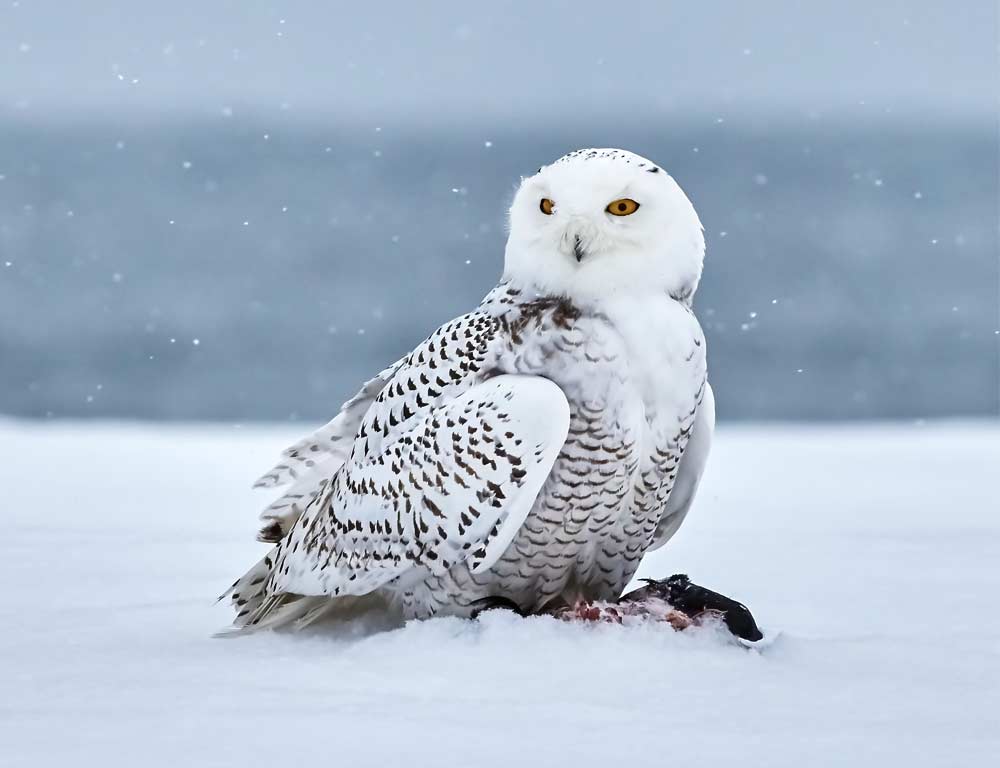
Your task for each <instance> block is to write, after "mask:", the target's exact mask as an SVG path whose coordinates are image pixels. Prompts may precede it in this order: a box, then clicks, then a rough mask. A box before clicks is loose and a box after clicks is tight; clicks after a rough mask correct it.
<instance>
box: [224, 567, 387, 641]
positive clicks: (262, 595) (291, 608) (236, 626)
mask: <svg viewBox="0 0 1000 768" xmlns="http://www.w3.org/2000/svg"><path fill="white" fill-rule="evenodd" d="M273 554H274V550H272V551H271V552H270V553H268V554H267V555H266V556H265V557H263V558H262V559H260V560H259V561H258V562H257V563H256V564H255V565H254V567H253V568H251V569H250V570H249V571H247V572H246V573H245V574H244V575H243V576H242V577H240V578H239V579H237V580H236V582H235V583H234V584H233V585H232V586H231V587H230V588H229V589H227V590H226V591H225V592H224V593H223V594H222V595H220V596H219V600H222V599H223V598H225V597H227V596H228V597H229V598H230V600H231V602H232V605H233V608H234V609H235V610H236V618H235V619H234V620H233V626H232V627H231V628H230V629H226V630H223V631H221V632H218V633H217V634H216V637H233V636H236V635H242V634H246V633H249V632H256V631H258V630H261V629H288V630H293V631H297V630H301V629H305V628H306V627H308V626H310V625H312V624H314V623H316V622H317V621H321V620H326V619H335V620H342V619H350V618H354V617H357V616H360V615H362V614H365V613H368V612H369V611H371V610H373V609H375V610H380V611H381V612H382V613H383V615H385V613H386V610H385V609H387V607H388V603H387V601H386V599H385V598H384V597H383V596H382V595H380V594H378V593H370V594H367V595H357V596H343V597H328V596H325V595H320V596H317V597H311V596H305V595H295V594H291V593H289V592H276V593H268V592H267V590H266V588H265V587H266V585H267V582H268V577H269V576H270V575H271V571H272V569H273V568H274V559H273V557H272V556H273Z"/></svg>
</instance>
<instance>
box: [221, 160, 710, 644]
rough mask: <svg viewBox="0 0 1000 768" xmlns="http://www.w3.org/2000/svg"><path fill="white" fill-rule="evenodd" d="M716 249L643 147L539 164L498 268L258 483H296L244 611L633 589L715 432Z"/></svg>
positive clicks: (570, 600) (419, 613) (686, 499)
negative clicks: (711, 343)
mask: <svg viewBox="0 0 1000 768" xmlns="http://www.w3.org/2000/svg"><path fill="white" fill-rule="evenodd" d="M704 250H705V241H704V237H703V233H702V225H701V222H700V221H699V219H698V215H697V214H696V213H695V210H694V207H693V206H692V204H691V202H690V201H689V200H688V198H687V196H686V195H685V194H684V192H683V191H682V190H681V188H680V186H678V184H677V182H676V181H674V179H673V178H672V177H671V176H670V175H669V174H668V173H666V172H665V171H664V170H663V168H661V167H660V166H658V165H656V164H655V163H653V162H651V161H649V160H646V159H644V158H642V157H639V156H638V155H635V154H632V153H631V152H626V151H623V150H619V149H585V150H579V151H576V152H571V153H570V154H568V155H565V156H564V157H561V158H560V159H558V160H556V161H555V162H554V163H552V164H551V165H547V166H544V167H542V168H540V169H539V171H538V172H537V173H536V174H535V175H533V176H531V177H530V178H526V179H523V180H522V182H521V184H520V187H519V188H518V190H517V192H516V194H515V196H514V200H513V203H512V205H511V207H510V214H509V238H508V241H507V246H506V250H505V256H504V271H503V276H502V278H501V280H500V282H499V284H498V285H497V286H496V287H495V288H493V289H492V290H491V291H490V292H489V293H488V294H487V295H486V297H485V298H484V299H483V301H482V303H481V304H480V305H479V306H478V307H477V308H476V309H475V310H473V311H472V312H470V313H469V314H466V315H462V316H461V317H458V318H456V319H454V320H452V321H450V322H448V323H445V324H444V325H443V326H441V327H440V328H438V329H437V330H436V331H434V332H433V333H432V334H431V335H430V336H429V337H428V338H427V339H426V340H425V341H423V342H422V343H421V344H419V345H418V346H417V347H416V348H415V349H414V350H413V351H412V352H410V353H409V354H408V355H406V356H405V357H404V358H402V359H401V360H399V361H397V362H396V363H394V364H393V365H391V366H390V367H388V368H386V369H385V370H384V371H382V372H381V373H380V374H378V375H377V376H376V377H375V378H373V379H371V380H370V381H368V382H367V383H365V384H364V386H362V388H361V390H360V391H359V392H358V393H357V394H356V395H355V396H354V397H353V398H351V399H350V400H349V401H348V402H347V403H346V404H345V405H344V406H343V408H342V410H341V411H340V413H339V415H338V416H337V417H336V418H334V419H333V420H332V421H331V422H329V423H328V424H327V425H326V426H324V427H322V428H321V429H319V430H318V431H317V432H315V433H314V434H312V435H310V436H308V437H307V438H305V439H304V440H302V441H300V442H299V443H297V444H295V445H293V446H292V447H291V448H289V449H288V450H286V451H285V452H284V454H283V457H282V460H281V462H280V463H279V464H278V465H277V466H276V467H275V468H274V469H273V470H271V471H270V472H269V473H267V474H266V475H264V476H263V477H262V478H261V479H260V480H259V481H258V482H257V485H258V486H262V487H273V486H279V485H284V484H291V487H290V489H289V490H288V492H287V493H286V494H285V495H284V496H282V497H281V498H280V499H279V500H278V501H276V502H275V503H274V504H272V505H271V506H270V507H268V508H267V509H266V510H265V511H264V513H263V515H262V519H263V520H264V521H265V525H264V527H263V529H262V530H261V532H260V535H259V537H258V538H260V540H262V541H265V542H270V543H272V544H274V547H273V548H272V549H271V551H270V552H269V553H268V554H267V555H266V556H265V557H264V558H263V559H262V560H261V561H260V562H258V563H257V564H256V565H255V566H254V567H253V568H252V569H250V571H249V572H248V573H247V574H246V575H245V576H243V577H242V578H240V579H239V580H237V582H236V583H235V584H234V585H233V586H232V588H231V589H230V592H229V593H227V594H231V599H232V601H233V604H234V606H235V608H236V611H237V617H236V620H235V624H236V626H237V627H243V628H247V629H252V628H260V627H277V626H287V625H291V626H296V627H300V626H303V625H305V624H308V623H310V622H312V621H313V620H315V619H316V618H317V617H319V616H322V615H328V614H330V613H336V612H337V610H338V609H340V610H343V611H345V612H346V611H349V610H351V609H353V608H354V607H356V606H358V605H359V603H361V602H370V601H374V600H378V601H381V602H383V603H384V604H386V605H388V606H390V607H392V608H393V609H395V610H397V611H398V612H399V613H400V615H402V616H404V617H407V618H422V617H429V616H433V615H442V614H444V615H458V616H470V615H473V614H475V613H476V612H477V611H478V610H479V609H481V608H482V607H483V606H487V607H489V606H493V605H508V606H512V607H515V608H516V609H517V610H519V611H521V612H523V613H525V614H527V613H537V612H554V611H558V610H566V609H567V607H569V608H572V606H575V605H579V604H580V602H581V601H614V600H617V599H618V598H619V597H620V596H621V594H622V591H623V590H624V588H625V586H626V585H627V584H628V582H629V580H630V579H631V578H632V576H633V574H634V573H635V570H636V568H637V566H638V565H639V561H640V559H641V558H642V556H643V555H644V554H645V553H646V552H648V551H650V550H653V549H656V548H657V547H660V546H662V545H663V544H664V543H665V542H666V541H667V540H668V539H669V538H670V537H671V536H673V535H674V533H675V532H676V531H677V529H678V527H679V526H680V525H681V523H682V522H683V521H684V518H685V516H686V515H687V514H688V510H689V509H690V507H691V503H692V499H693V498H694V495H695V492H696V490H697V488H698V483H699V480H700V478H701V475H702V470H703V468H704V467H705V462H706V458H707V455H708V451H709V445H710V443H711V440H712V431H713V428H714V423H715V406H714V401H713V396H712V390H711V388H710V387H709V384H708V376H707V368H706V359H705V337H704V335H703V333H702V329H701V327H700V326H699V324H698V321H697V319H696V318H695V315H694V313H693V311H692V306H691V301H692V297H693V296H694V293H695V290H696V288H697V287H698V281H699V278H700V277H701V271H702V260H703V256H704ZM665 583H666V582H662V583H660V584H665ZM675 586H676V584H675ZM691 586H692V587H693V586H694V585H691Z"/></svg>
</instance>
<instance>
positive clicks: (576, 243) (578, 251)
mask: <svg viewBox="0 0 1000 768" xmlns="http://www.w3.org/2000/svg"><path fill="white" fill-rule="evenodd" d="M573 255H574V256H576V263H577V264H579V263H580V262H581V261H583V257H584V256H585V255H586V252H585V251H584V250H583V242H582V241H581V240H580V236H579V235H577V236H576V237H574V238H573Z"/></svg>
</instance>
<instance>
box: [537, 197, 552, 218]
mask: <svg viewBox="0 0 1000 768" xmlns="http://www.w3.org/2000/svg"><path fill="white" fill-rule="evenodd" d="M555 207H556V204H555V203H554V202H553V201H552V200H549V199H548V198H547V197H543V198H542V200H541V202H540V203H538V210H540V211H541V212H542V213H544V214H545V215H546V216H551V215H552V211H553V209H554V208H555Z"/></svg>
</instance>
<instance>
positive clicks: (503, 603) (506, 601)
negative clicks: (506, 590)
mask: <svg viewBox="0 0 1000 768" xmlns="http://www.w3.org/2000/svg"><path fill="white" fill-rule="evenodd" d="M469 607H470V608H472V613H470V614H469V618H470V619H478V618H479V617H480V615H482V614H483V613H484V612H486V611H495V610H503V611H513V612H514V613H516V614H517V615H518V616H521V617H523V618H524V617H527V616H529V615H530V614H529V613H528V612H527V611H526V610H524V609H523V608H522V607H521V606H520V605H518V604H517V603H515V602H514V601H513V600H511V599H510V598H509V597H503V596H501V595H489V596H487V597H481V598H479V599H478V600H473V601H472V602H471V603H469Z"/></svg>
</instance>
